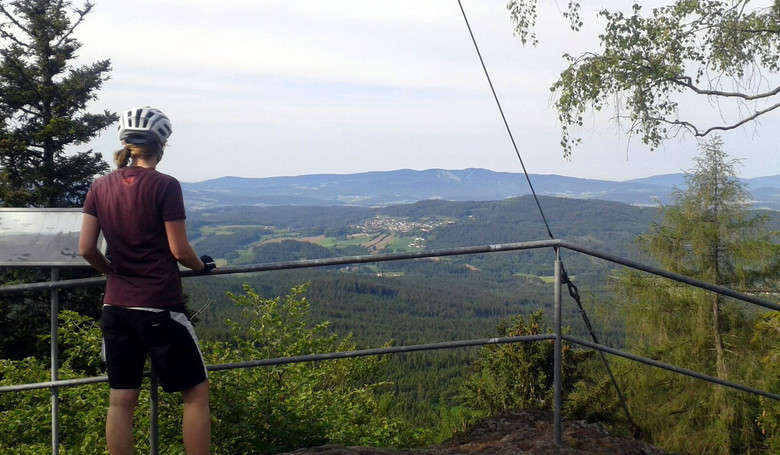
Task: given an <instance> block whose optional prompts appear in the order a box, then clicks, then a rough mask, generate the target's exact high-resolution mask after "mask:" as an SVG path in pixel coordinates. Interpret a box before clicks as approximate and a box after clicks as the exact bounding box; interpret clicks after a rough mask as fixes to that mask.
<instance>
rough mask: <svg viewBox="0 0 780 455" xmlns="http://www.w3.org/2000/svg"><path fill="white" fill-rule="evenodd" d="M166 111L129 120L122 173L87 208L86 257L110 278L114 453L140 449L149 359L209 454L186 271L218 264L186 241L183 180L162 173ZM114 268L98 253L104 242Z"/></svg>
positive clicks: (101, 183) (193, 437)
mask: <svg viewBox="0 0 780 455" xmlns="http://www.w3.org/2000/svg"><path fill="white" fill-rule="evenodd" d="M172 132H173V130H172V128H171V123H170V120H169V119H168V117H166V116H165V114H163V113H162V112H161V111H159V110H157V109H154V108H151V107H148V106H146V107H136V108H131V109H128V110H126V111H125V112H123V113H122V115H121V118H120V125H119V139H120V140H121V141H122V144H123V147H122V149H121V150H119V151H118V152H116V153H115V156H114V160H115V162H116V165H117V169H116V170H115V171H114V172H112V173H110V174H108V175H105V176H103V177H100V178H98V179H96V180H95V181H94V182H93V183H92V186H91V187H90V190H89V192H88V193H87V197H86V200H85V202H84V209H83V212H84V216H83V222H82V226H81V237H80V239H79V252H80V254H81V255H82V256H83V257H84V259H86V260H87V262H89V263H90V265H92V267H94V268H95V269H97V270H98V271H100V272H102V273H105V274H106V276H107V277H106V291H105V297H104V299H103V315H102V317H101V327H102V329H103V350H104V351H103V352H104V356H105V361H106V369H107V372H108V382H109V385H110V387H111V390H110V395H109V408H108V415H107V418H106V442H107V444H108V451H109V453H110V454H111V455H122V454H131V453H132V451H133V436H132V420H133V410H134V409H135V406H136V404H137V403H138V390H139V388H140V387H141V379H142V376H143V367H144V363H145V361H146V356H147V354H149V355H150V357H151V360H152V367H153V368H154V370H155V372H156V373H157V375H158V376H159V379H160V384H161V385H162V387H163V390H165V391H166V392H182V397H183V400H184V416H183V423H182V433H183V437H184V438H183V439H184V447H185V449H186V451H187V454H188V455H193V454H207V453H209V446H210V440H211V432H210V431H211V428H210V427H211V419H210V415H209V391H208V378H207V374H206V367H205V364H204V363H203V358H202V356H201V353H200V350H199V348H198V343H197V339H196V338H195V332H194V330H193V328H192V325H191V324H190V322H189V321H188V320H187V317H186V316H185V314H184V296H183V293H182V287H181V279H180V276H179V268H178V265H177V262H178V263H179V264H182V265H184V266H185V267H188V268H190V269H192V270H196V271H201V272H209V271H211V270H212V269H214V263H213V260H212V259H211V258H209V257H208V256H201V257H200V258H198V256H197V255H196V254H195V251H194V250H193V249H192V246H191V245H190V244H189V242H188V241H187V233H186V227H185V223H184V220H185V214H184V204H183V199H182V192H181V186H180V185H179V182H178V181H177V180H176V179H175V178H173V177H171V176H168V175H165V174H162V173H160V172H157V171H156V170H155V167H156V166H157V163H159V162H160V159H162V156H163V149H164V148H165V144H166V142H167V141H168V138H169V137H170V135H171V133H172ZM101 230H102V231H103V236H104V237H105V239H106V242H107V244H108V246H109V251H110V261H109V260H108V259H106V257H105V256H104V255H103V254H102V253H101V252H100V251H99V250H98V249H97V240H98V234H99V232H100V231H101Z"/></svg>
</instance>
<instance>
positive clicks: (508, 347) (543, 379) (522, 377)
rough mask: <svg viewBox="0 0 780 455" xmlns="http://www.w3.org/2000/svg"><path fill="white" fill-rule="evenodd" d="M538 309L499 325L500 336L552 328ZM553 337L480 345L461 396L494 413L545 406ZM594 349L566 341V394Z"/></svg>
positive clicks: (563, 386)
mask: <svg viewBox="0 0 780 455" xmlns="http://www.w3.org/2000/svg"><path fill="white" fill-rule="evenodd" d="M542 315H543V313H542V312H541V311H537V312H534V313H532V314H531V315H530V316H528V317H523V316H522V315H517V316H514V317H513V318H511V319H510V320H509V322H508V324H501V325H499V326H498V336H500V337H511V336H523V335H539V334H543V333H550V332H552V330H551V329H550V328H549V327H546V326H544V325H543V324H542ZM554 353H555V350H554V345H553V341H536V342H524V343H509V344H500V345H488V346H485V347H483V348H482V349H481V351H480V355H479V358H478V359H477V360H476V362H474V365H473V367H472V369H473V372H472V374H471V375H470V376H469V378H468V379H467V380H466V382H465V383H464V386H463V391H462V399H463V400H464V402H465V403H466V404H467V405H468V406H469V407H471V408H473V409H478V410H482V411H484V412H485V413H487V414H491V415H492V414H496V413H499V412H501V411H504V410H507V409H549V408H550V407H551V405H552V400H553V356H554ZM591 355H592V353H590V352H587V351H582V350H577V349H572V348H571V347H570V346H568V345H566V344H564V345H563V351H562V355H561V365H562V369H563V371H562V373H563V374H562V383H561V390H562V392H563V395H564V397H565V396H566V395H567V394H568V393H569V392H570V391H571V390H572V389H573V388H574V384H575V383H576V382H577V381H579V380H580V379H581V378H582V368H583V364H584V363H583V361H584V360H585V359H587V358H589V357H590V356H591Z"/></svg>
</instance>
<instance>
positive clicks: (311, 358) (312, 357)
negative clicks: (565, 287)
mask: <svg viewBox="0 0 780 455" xmlns="http://www.w3.org/2000/svg"><path fill="white" fill-rule="evenodd" d="M554 338H555V335H553V334H551V333H546V334H542V335H525V336H515V337H502V338H482V339H477V340H461V341H445V342H442V343H430V344H415V345H409V346H391V347H386V348H373V349H362V350H359V351H343V352H331V353H328V354H308V355H299V356H295V357H282V358H277V359H262V360H249V361H247V362H234V363H223V364H221V365H213V366H210V367H208V370H209V371H222V370H233V369H236V368H250V367H259V366H269V365H283V364H286V363H301V362H319V361H322V360H334V359H346V358H350V357H365V356H371V355H382V354H398V353H401V352H415V351H434V350H437V349H455V348H465V347H469V346H483V345H488V344H505V343H519V342H529V341H542V340H552V339H554Z"/></svg>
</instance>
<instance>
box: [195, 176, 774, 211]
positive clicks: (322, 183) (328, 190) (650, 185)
mask: <svg viewBox="0 0 780 455" xmlns="http://www.w3.org/2000/svg"><path fill="white" fill-rule="evenodd" d="M530 177H531V182H532V183H533V185H534V188H535V189H536V192H537V193H538V194H540V195H546V196H556V197H566V198H574V199H601V200H606V201H615V202H623V203H626V204H633V205H656V204H658V202H661V203H666V202H668V201H669V198H670V195H671V193H672V191H673V189H674V187H675V186H677V187H681V186H683V185H684V183H685V180H684V174H682V173H680V174H665V175H657V176H652V177H646V178H640V179H633V180H626V181H621V182H618V181H610V180H597V179H583V178H577V177H566V176H561V175H555V174H531V175H530ZM743 183H745V185H746V186H747V187H748V189H749V190H750V191H751V194H752V195H753V199H754V203H753V206H754V208H767V209H773V210H780V175H773V176H766V177H758V178H753V179H743ZM182 188H183V190H184V194H185V201H186V202H187V205H188V206H189V207H190V208H211V207H224V206H235V205H272V206H273V205H314V206H323V205H355V206H363V207H372V206H386V205H393V204H404V203H412V202H417V201H421V200H427V199H445V200H451V201H490V200H501V199H506V198H509V197H516V196H524V195H527V194H530V190H529V189H528V183H527V182H526V180H525V177H524V176H523V174H520V173H511V172H495V171H491V170H488V169H475V168H470V169H461V170H446V169H428V170H423V171H416V170H411V169H400V170H395V171H381V172H362V173H356V174H310V175H301V176H289V177H267V178H243V177H220V178H217V179H213V180H206V181H203V182H197V183H182Z"/></svg>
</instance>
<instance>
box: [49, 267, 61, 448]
mask: <svg viewBox="0 0 780 455" xmlns="http://www.w3.org/2000/svg"><path fill="white" fill-rule="evenodd" d="M59 279H60V269H58V268H57V267H52V268H51V280H52V281H59ZM49 303H50V305H49V306H50V309H49V311H50V313H51V314H50V318H49V325H50V328H51V340H50V342H51V344H50V346H49V347H50V352H51V380H52V381H56V380H58V379H59V372H58V367H59V365H58V364H59V360H60V356H59V349H58V348H57V314H58V313H59V306H60V291H59V289H57V288H54V289H52V290H51V297H50V302H49ZM59 395H60V392H59V389H58V388H57V387H52V388H51V453H52V455H59V453H60V403H59Z"/></svg>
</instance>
